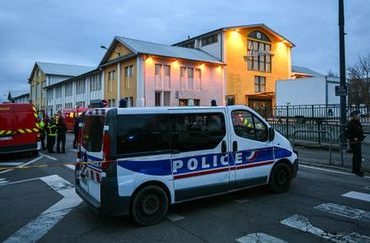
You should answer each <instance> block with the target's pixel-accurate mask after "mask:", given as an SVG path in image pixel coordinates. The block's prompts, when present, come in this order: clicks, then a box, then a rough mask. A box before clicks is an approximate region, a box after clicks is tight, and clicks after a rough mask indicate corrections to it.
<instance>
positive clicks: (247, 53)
mask: <svg viewBox="0 0 370 243" xmlns="http://www.w3.org/2000/svg"><path fill="white" fill-rule="evenodd" d="M174 45H175V46H181V47H187V48H194V49H200V50H202V51H205V52H207V53H209V54H211V55H212V56H214V57H216V58H218V59H219V60H220V61H222V62H223V63H225V64H226V66H225V67H224V75H225V76H224V77H225V80H224V82H225V88H226V90H225V97H224V98H225V99H226V101H227V103H235V104H244V105H248V106H250V107H252V108H263V107H272V106H274V105H275V103H276V99H275V85H276V80H281V79H290V78H291V49H292V48H293V47H294V44H293V43H292V42H290V41H289V40H288V39H286V38H284V37H283V36H281V35H280V34H278V33H277V32H275V31H274V30H272V29H270V28H269V27H267V26H266V25H264V24H255V25H243V26H233V27H226V28H220V29H217V30H213V31H210V32H208V33H205V34H202V35H199V36H196V37H193V38H189V39H187V40H184V41H181V42H179V43H176V44H174Z"/></svg>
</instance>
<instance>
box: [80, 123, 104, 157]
mask: <svg viewBox="0 0 370 243" xmlns="http://www.w3.org/2000/svg"><path fill="white" fill-rule="evenodd" d="M104 118H105V117H104V116H86V117H85V122H84V127H83V133H82V146H83V147H84V148H85V149H86V150H87V151H89V152H100V151H101V148H102V139H103V128H104Z"/></svg>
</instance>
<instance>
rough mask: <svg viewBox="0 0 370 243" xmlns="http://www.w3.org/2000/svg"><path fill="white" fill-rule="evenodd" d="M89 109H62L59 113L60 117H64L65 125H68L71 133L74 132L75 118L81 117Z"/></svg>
mask: <svg viewBox="0 0 370 243" xmlns="http://www.w3.org/2000/svg"><path fill="white" fill-rule="evenodd" d="M87 110H88V108H85V107H77V108H75V109H73V108H71V109H67V108H66V109H62V110H60V112H59V113H58V115H59V116H62V117H63V120H64V123H65V124H66V125H67V130H68V131H69V132H73V126H74V123H75V118H76V117H77V116H80V115H81V114H82V112H84V111H87Z"/></svg>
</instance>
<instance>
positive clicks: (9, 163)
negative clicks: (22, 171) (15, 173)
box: [0, 162, 23, 166]
mask: <svg viewBox="0 0 370 243" xmlns="http://www.w3.org/2000/svg"><path fill="white" fill-rule="evenodd" d="M21 164H23V162H1V163H0V165H1V166H18V165H21Z"/></svg>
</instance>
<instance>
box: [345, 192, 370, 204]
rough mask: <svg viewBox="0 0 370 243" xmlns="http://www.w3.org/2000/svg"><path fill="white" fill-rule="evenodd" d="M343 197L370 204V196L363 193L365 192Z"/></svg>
mask: <svg viewBox="0 0 370 243" xmlns="http://www.w3.org/2000/svg"><path fill="white" fill-rule="evenodd" d="M342 197H348V198H352V199H357V200H361V201H365V202H370V194H369V193H363V192H354V191H351V192H347V193H345V194H343V195H342Z"/></svg>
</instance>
